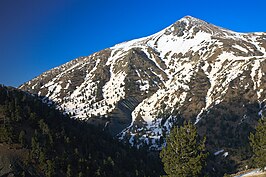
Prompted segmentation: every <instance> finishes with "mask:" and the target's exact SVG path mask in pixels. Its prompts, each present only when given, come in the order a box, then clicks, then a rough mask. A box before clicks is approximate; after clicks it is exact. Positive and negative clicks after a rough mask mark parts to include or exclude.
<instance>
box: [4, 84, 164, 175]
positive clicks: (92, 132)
mask: <svg viewBox="0 0 266 177" xmlns="http://www.w3.org/2000/svg"><path fill="white" fill-rule="evenodd" d="M154 158H157V157H156V156H154V155H152V154H150V153H147V152H145V151H144V150H143V151H140V150H136V149H133V148H129V147H127V146H126V145H122V144H120V143H119V142H117V141H116V140H114V139H113V138H112V137H110V136H109V135H107V134H106V133H104V132H103V131H101V130H98V129H97V127H93V126H91V125H88V124H87V123H86V122H83V121H79V120H75V119H70V118H69V116H68V115H63V114H62V113H61V112H59V111H58V110H56V109H54V107H53V106H48V105H47V104H44V103H43V102H42V100H41V99H40V98H39V97H37V96H33V95H31V94H29V93H26V92H23V91H20V90H17V89H14V88H10V87H5V86H0V175H3V176H5V175H6V176H7V175H8V174H13V175H15V176H79V177H81V176H116V177H119V176H123V177H126V176H159V175H160V174H161V172H162V171H161V169H162V167H161V164H160V163H159V162H160V160H154ZM157 162H158V163H157Z"/></svg>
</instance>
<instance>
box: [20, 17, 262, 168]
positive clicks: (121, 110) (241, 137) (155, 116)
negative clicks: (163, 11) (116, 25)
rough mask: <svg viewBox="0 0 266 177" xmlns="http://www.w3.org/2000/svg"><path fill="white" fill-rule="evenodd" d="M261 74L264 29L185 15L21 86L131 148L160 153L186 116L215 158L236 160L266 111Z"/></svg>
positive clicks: (244, 151)
mask: <svg viewBox="0 0 266 177" xmlns="http://www.w3.org/2000/svg"><path fill="white" fill-rule="evenodd" d="M265 73H266V33H263V32H260V33H258V32H256V33H237V32H234V31H231V30H227V29H224V28H221V27H217V26H215V25H212V24H210V23H207V22H205V21H202V20H200V19H197V18H194V17H191V16H186V17H184V18H182V19H180V20H178V21H177V22H175V23H174V24H172V25H170V26H169V27H167V28H165V29H163V30H162V31H160V32H158V33H156V34H153V35H151V36H148V37H144V38H140V39H135V40H131V41H128V42H123V43H121V44H117V45H115V46H113V47H110V48H107V49H104V50H102V51H99V52H96V53H94V54H92V55H90V56H87V57H80V58H77V59H75V60H72V61H70V62H68V63H66V64H64V65H62V66H59V67H56V68H54V69H51V70H49V71H47V72H45V73H43V74H41V75H40V76H38V77H36V78H34V79H32V80H31V81H29V82H27V83H24V84H23V85H21V86H20V87H19V88H20V89H22V90H24V91H28V92H30V93H33V94H38V95H40V96H43V99H44V100H46V99H47V98H48V99H50V100H52V101H54V102H55V103H57V105H58V108H59V109H62V110H63V111H64V112H66V113H69V115H71V117H72V118H74V119H81V120H86V121H88V122H90V123H92V124H94V125H98V126H101V127H103V129H105V130H108V131H109V132H110V133H111V134H112V135H114V136H115V135H116V136H117V137H118V138H119V139H121V140H123V141H127V142H129V143H130V144H131V145H133V146H137V147H140V146H148V147H149V148H150V149H155V150H158V149H160V148H161V145H162V144H163V143H164V139H163V138H162V137H164V136H165V135H166V134H167V133H168V132H169V130H170V128H171V127H172V126H173V125H175V124H180V123H182V121H184V120H192V121H193V122H195V123H196V124H197V126H198V130H199V133H200V134H201V135H206V136H207V144H208V148H209V150H210V152H213V155H214V156H215V158H216V157H217V158H218V156H219V158H227V157H228V158H231V160H232V159H233V160H234V161H235V162H236V163H238V161H244V160H245V159H247V158H248V153H247V151H248V148H247V146H246V144H247V142H248V135H249V132H250V131H253V129H254V126H255V125H256V123H257V120H258V119H259V118H260V116H261V115H262V114H263V113H264V111H265V108H266V107H265V100H266V77H265ZM243 147H245V148H243ZM240 149H241V150H240ZM217 152H223V153H217ZM238 153H240V154H238ZM223 156H224V157H223ZM230 163H231V161H230Z"/></svg>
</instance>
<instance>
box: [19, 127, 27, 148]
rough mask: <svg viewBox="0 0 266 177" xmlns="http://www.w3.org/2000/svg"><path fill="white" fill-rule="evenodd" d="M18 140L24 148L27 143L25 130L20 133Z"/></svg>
mask: <svg viewBox="0 0 266 177" xmlns="http://www.w3.org/2000/svg"><path fill="white" fill-rule="evenodd" d="M18 139H19V142H20V144H21V145H22V146H24V145H25V143H26V134H25V131H23V130H21V131H20V133H19V137H18Z"/></svg>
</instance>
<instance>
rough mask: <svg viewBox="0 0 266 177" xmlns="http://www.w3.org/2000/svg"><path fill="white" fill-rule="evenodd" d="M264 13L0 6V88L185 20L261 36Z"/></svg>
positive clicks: (100, 3)
mask: <svg viewBox="0 0 266 177" xmlns="http://www.w3.org/2000/svg"><path fill="white" fill-rule="evenodd" d="M265 7H266V2H265V0H254V1H245V0H244V1H243V0H242V1H240V0H223V1H213V0H207V1H206V0H205V1H204V0H201V1H199V0H182V1H179V0H168V1H167V0H164V1H159V0H134V1H129V0H128V1H127V0H105V1H104V0H94V1H92V0H0V84H5V85H9V86H15V87H16V86H19V85H20V84H22V83H24V82H26V81H28V80H30V79H32V78H34V77H36V76H38V75H39V74H41V73H42V72H44V71H46V70H49V69H51V68H53V67H56V66H59V65H61V64H63V63H66V62H68V61H70V60H72V59H75V58H77V57H80V56H87V55H90V54H92V53H94V52H97V51H99V50H101V49H104V48H107V47H111V46H113V45H115V44H116V43H120V42H123V41H127V40H131V39H134V38H139V37H144V36H148V35H151V34H153V33H155V32H158V31H160V30H162V29H163V28H165V27H167V26H169V25H171V24H172V23H174V22H175V21H177V20H178V19H180V18H182V17H183V16H186V15H191V16H194V17H196V18H200V19H202V20H205V21H207V22H210V23H212V24H215V25H218V26H222V27H224V28H228V29H231V30H234V31H238V32H255V31H261V32H263V31H264V32H266V13H265V9H266V8H265Z"/></svg>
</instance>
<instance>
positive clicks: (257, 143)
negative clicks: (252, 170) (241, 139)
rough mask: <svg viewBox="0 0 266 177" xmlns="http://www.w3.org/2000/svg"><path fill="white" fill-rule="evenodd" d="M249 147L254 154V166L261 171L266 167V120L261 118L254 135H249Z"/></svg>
mask: <svg viewBox="0 0 266 177" xmlns="http://www.w3.org/2000/svg"><path fill="white" fill-rule="evenodd" d="M249 140H250V146H251V148H252V151H253V153H254V156H253V160H254V165H255V166H256V167H258V168H260V169H261V170H264V168H265V167H266V118H265V117H262V118H261V119H260V120H259V122H258V125H257V127H256V132H255V134H253V133H250V136H249Z"/></svg>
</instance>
